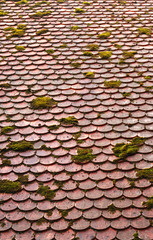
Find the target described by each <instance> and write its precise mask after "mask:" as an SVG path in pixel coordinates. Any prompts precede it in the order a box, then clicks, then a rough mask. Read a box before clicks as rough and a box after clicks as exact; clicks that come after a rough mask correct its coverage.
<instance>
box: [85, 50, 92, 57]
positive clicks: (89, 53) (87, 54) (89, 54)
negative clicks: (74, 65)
mask: <svg viewBox="0 0 153 240" xmlns="http://www.w3.org/2000/svg"><path fill="white" fill-rule="evenodd" d="M83 55H84V56H88V57H91V56H93V53H92V52H89V51H85V52H83Z"/></svg>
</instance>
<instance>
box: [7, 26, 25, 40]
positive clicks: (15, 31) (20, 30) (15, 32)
mask: <svg viewBox="0 0 153 240" xmlns="http://www.w3.org/2000/svg"><path fill="white" fill-rule="evenodd" d="M25 30H26V24H18V25H17V27H16V28H15V27H6V28H4V31H11V33H10V35H8V36H7V38H12V37H22V36H24V33H25Z"/></svg>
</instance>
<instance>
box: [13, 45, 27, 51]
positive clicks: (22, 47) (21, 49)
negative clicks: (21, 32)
mask: <svg viewBox="0 0 153 240" xmlns="http://www.w3.org/2000/svg"><path fill="white" fill-rule="evenodd" d="M15 48H16V50H18V51H20V52H22V51H24V50H25V47H24V46H21V45H16V46H15Z"/></svg>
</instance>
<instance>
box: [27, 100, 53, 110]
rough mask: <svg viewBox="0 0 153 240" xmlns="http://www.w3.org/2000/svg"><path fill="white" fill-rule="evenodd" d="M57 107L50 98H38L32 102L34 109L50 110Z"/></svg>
mask: <svg viewBox="0 0 153 240" xmlns="http://www.w3.org/2000/svg"><path fill="white" fill-rule="evenodd" d="M55 105H56V102H55V101H54V100H53V99H52V98H50V97H37V98H35V99H33V100H32V102H31V108H33V109H48V108H52V107H53V106H55Z"/></svg>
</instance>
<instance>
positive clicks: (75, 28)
mask: <svg viewBox="0 0 153 240" xmlns="http://www.w3.org/2000/svg"><path fill="white" fill-rule="evenodd" d="M78 29H79V27H78V26H72V27H71V30H72V31H77V30H78Z"/></svg>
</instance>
